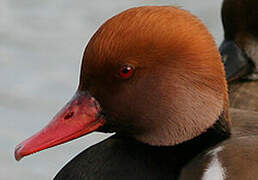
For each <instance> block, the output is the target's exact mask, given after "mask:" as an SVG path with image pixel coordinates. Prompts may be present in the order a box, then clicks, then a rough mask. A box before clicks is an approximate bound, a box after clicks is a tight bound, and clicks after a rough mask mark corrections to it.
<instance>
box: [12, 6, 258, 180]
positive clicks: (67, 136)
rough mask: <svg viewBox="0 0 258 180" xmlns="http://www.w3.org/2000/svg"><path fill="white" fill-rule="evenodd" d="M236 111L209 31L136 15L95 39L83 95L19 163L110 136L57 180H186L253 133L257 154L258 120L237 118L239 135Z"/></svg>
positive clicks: (154, 12) (143, 11)
mask: <svg viewBox="0 0 258 180" xmlns="http://www.w3.org/2000/svg"><path fill="white" fill-rule="evenodd" d="M230 111H231V114H232V110H230V109H229V98H228V88H227V81H226V78H225V71H224V65H223V63H222V61H221V55H220V53H219V51H218V49H217V47H216V43H215V41H214V39H213V37H212V35H211V34H210V33H209V31H208V29H207V28H206V27H205V25H204V24H203V23H202V22H201V21H200V20H199V19H198V18H197V17H196V16H194V15H192V14H191V13H190V12H188V11H186V10H183V9H180V8H178V7H174V6H141V7H135V8H130V9H128V10H125V11H123V12H121V13H119V14H117V15H115V16H114V17H112V18H110V19H109V20H107V21H106V22H105V23H104V24H103V25H102V26H100V28H99V29H98V30H97V31H96V32H95V34H94V35H93V36H92V38H91V39H90V41H89V43H88V44H87V46H86V48H85V51H84V54H83V58H82V64H81V71H80V82H79V85H78V88H77V91H76V93H75V95H74V96H73V97H72V99H71V100H70V101H69V102H68V103H67V104H66V105H65V106H64V107H63V108H62V109H61V110H60V111H59V112H58V113H57V114H56V116H55V117H54V118H53V119H52V120H51V121H50V123H49V124H48V125H47V126H46V127H44V128H43V129H42V130H41V131H39V132H38V133H36V134H35V135H33V136H31V137H30V138H28V139H26V140H25V141H23V142H22V143H20V144H19V145H17V146H16V148H15V158H16V160H20V159H22V158H23V157H25V156H28V155H30V154H33V153H36V152H38V151H41V150H44V149H47V148H50V147H53V146H56V145H59V144H62V143H65V142H68V141H70V140H73V139H75V138H79V137H81V136H83V135H86V134H89V133H91V132H94V131H99V132H103V133H107V132H109V133H115V134H114V135H112V136H111V137H109V138H107V139H106V140H104V141H102V142H100V143H98V144H95V145H93V146H92V147H90V148H88V149H86V150H84V151H83V152H81V153H80V154H79V155H77V156H76V157H75V158H74V159H72V160H71V161H70V162H68V163H67V164H66V165H65V166H64V167H63V168H62V169H61V170H60V171H59V172H58V173H57V175H56V176H55V177H54V179H55V180H60V179H62V180H66V179H76V180H88V179H91V180H92V179H93V180H94V179H96V180H97V179H98V180H101V179H105V180H111V179H112V180H116V179H123V180H127V179H128V180H129V179H130V180H131V179H148V180H154V179H155V180H160V179H170V180H178V179H179V178H181V177H183V175H184V174H182V172H187V169H185V168H187V167H189V166H188V165H189V164H190V163H191V162H192V161H194V160H195V158H197V157H198V155H199V154H202V153H204V152H205V151H208V150H209V151H211V150H212V148H215V149H214V151H215V150H216V148H217V146H218V147H220V144H221V143H225V145H224V149H226V146H234V145H235V144H236V145H238V143H240V142H239V141H240V140H238V138H241V137H242V136H244V137H247V136H249V134H250V135H252V137H253V136H254V137H253V139H250V140H249V141H248V143H252V144H251V146H250V147H249V146H248V143H247V144H246V146H244V148H249V150H250V151H251V150H253V151H252V152H251V153H253V152H254V151H256V150H257V146H256V144H257V143H253V141H254V142H256V141H257V138H256V137H255V135H257V133H258V132H257V128H256V127H257V126H256V127H255V125H256V124H255V121H254V120H253V119H256V118H257V117H258V115H257V114H256V113H255V112H251V113H243V110H236V111H235V114H236V115H235V117H236V118H241V119H240V120H239V121H237V120H236V119H235V120H234V123H235V124H236V123H238V126H237V127H235V130H231V129H232V121H231V116H232V117H234V113H233V115H230ZM239 114H242V116H241V117H239V116H238V115H239ZM251 115H252V116H251ZM243 119H244V120H243ZM253 122H254V123H253ZM248 123H250V124H251V125H250V126H249V124H248ZM232 132H233V134H232ZM241 142H242V141H241ZM226 143H227V144H228V145H226ZM232 150H233V151H234V152H235V149H231V151H232ZM234 152H231V154H233V153H234ZM226 153H227V152H226ZM240 153H241V152H240ZM243 155H245V154H243ZM233 156H235V157H238V156H236V155H235V154H234V155H233ZM239 156H240V155H239ZM256 157H257V156H254V157H252V159H253V160H254V159H255V158H256ZM256 159H257V158H256ZM242 168H243V169H244V168H245V169H246V170H247V171H248V170H251V171H252V172H253V171H255V170H256V171H257V170H258V169H257V168H258V167H257V166H255V168H253V169H250V168H249V167H248V166H245V167H242ZM230 175H232V174H228V176H230ZM245 175H246V176H247V174H245ZM190 179H195V178H190Z"/></svg>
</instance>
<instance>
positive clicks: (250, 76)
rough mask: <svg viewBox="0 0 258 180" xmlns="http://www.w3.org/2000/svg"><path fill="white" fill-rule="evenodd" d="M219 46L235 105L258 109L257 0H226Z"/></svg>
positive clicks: (236, 106) (231, 102)
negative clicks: (222, 35) (222, 33)
mask: <svg viewBox="0 0 258 180" xmlns="http://www.w3.org/2000/svg"><path fill="white" fill-rule="evenodd" d="M222 22H223V26H224V31H225V34H224V38H225V40H224V41H223V43H222V44H221V46H220V52H221V54H222V56H223V61H224V63H225V69H226V74H227V79H228V81H229V89H230V94H229V97H230V104H231V106H232V107H234V108H241V109H245V110H253V111H258V1H257V0H224V2H223V4H222Z"/></svg>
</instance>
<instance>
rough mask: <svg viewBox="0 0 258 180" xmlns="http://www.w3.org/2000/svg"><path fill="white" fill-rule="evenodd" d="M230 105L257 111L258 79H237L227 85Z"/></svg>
mask: <svg viewBox="0 0 258 180" xmlns="http://www.w3.org/2000/svg"><path fill="white" fill-rule="evenodd" d="M229 99H230V106H231V107H233V108H239V109H243V110H249V111H258V81H244V80H238V81H235V82H232V83H230V85H229Z"/></svg>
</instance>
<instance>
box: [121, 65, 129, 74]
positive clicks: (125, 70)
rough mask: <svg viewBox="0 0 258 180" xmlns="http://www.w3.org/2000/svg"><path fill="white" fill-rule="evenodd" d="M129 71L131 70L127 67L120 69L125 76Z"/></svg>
mask: <svg viewBox="0 0 258 180" xmlns="http://www.w3.org/2000/svg"><path fill="white" fill-rule="evenodd" d="M130 70H131V67H129V66H127V67H124V68H123V69H122V72H123V73H124V74H127V73H128V72H129V71H130Z"/></svg>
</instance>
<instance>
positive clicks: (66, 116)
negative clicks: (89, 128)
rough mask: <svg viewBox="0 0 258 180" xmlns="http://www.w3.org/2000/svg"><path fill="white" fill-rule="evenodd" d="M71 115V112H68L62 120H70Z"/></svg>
mask: <svg viewBox="0 0 258 180" xmlns="http://www.w3.org/2000/svg"><path fill="white" fill-rule="evenodd" d="M73 114H74V112H73V111H70V112H68V113H67V114H66V115H65V117H64V119H70V118H71V117H73Z"/></svg>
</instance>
